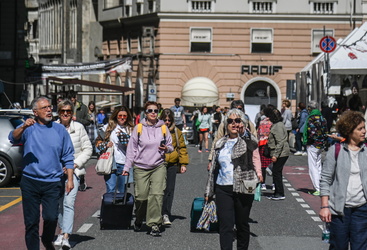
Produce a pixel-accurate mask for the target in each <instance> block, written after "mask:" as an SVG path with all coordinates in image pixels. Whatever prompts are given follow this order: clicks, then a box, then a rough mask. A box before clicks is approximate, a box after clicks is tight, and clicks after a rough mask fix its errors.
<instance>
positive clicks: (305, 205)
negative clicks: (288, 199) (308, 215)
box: [301, 204, 310, 208]
mask: <svg viewBox="0 0 367 250" xmlns="http://www.w3.org/2000/svg"><path fill="white" fill-rule="evenodd" d="M301 207H303V208H310V206H309V205H308V204H301Z"/></svg>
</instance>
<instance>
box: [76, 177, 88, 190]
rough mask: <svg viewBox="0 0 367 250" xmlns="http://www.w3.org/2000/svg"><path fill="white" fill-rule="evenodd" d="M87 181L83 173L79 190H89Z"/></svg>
mask: <svg viewBox="0 0 367 250" xmlns="http://www.w3.org/2000/svg"><path fill="white" fill-rule="evenodd" d="M87 187H88V186H87V182H86V181H85V177H84V175H81V176H80V185H79V188H78V190H79V191H82V192H83V191H85V190H87Z"/></svg>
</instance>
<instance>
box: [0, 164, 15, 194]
mask: <svg viewBox="0 0 367 250" xmlns="http://www.w3.org/2000/svg"><path fill="white" fill-rule="evenodd" d="M12 176H13V169H12V168H11V165H10V163H9V161H7V160H6V159H5V158H4V157H0V187H4V186H6V185H7V184H8V183H9V182H10V180H11V177H12Z"/></svg>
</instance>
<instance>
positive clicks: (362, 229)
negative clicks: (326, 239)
mask: <svg viewBox="0 0 367 250" xmlns="http://www.w3.org/2000/svg"><path fill="white" fill-rule="evenodd" d="M349 243H350V247H351V250H359V249H367V204H364V205H363V206H360V207H356V208H344V216H336V215H333V216H332V218H331V223H330V248H329V249H338V250H344V249H345V250H348V244H349Z"/></svg>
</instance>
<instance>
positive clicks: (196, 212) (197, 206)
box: [190, 197, 219, 232]
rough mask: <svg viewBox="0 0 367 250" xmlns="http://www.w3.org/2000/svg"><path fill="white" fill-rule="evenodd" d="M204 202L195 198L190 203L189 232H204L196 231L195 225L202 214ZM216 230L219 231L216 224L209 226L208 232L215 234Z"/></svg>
mask: <svg viewBox="0 0 367 250" xmlns="http://www.w3.org/2000/svg"><path fill="white" fill-rule="evenodd" d="M204 202H205V200H204V198H203V197H197V198H195V199H194V201H193V202H192V207H191V215H190V217H191V221H190V232H204V231H203V230H197V229H196V225H197V224H198V222H199V219H200V217H201V214H202V213H203V208H204ZM218 229H219V225H218V223H211V224H210V232H217V231H218Z"/></svg>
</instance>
